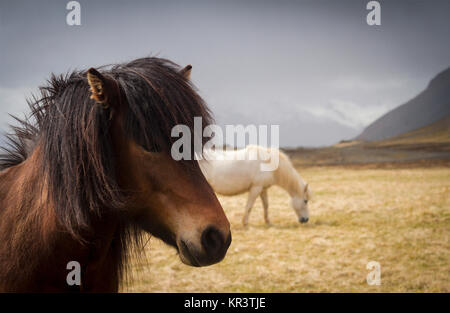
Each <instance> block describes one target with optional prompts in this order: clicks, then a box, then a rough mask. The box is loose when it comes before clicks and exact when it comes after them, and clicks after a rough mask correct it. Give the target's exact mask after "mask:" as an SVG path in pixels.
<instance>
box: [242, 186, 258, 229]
mask: <svg viewBox="0 0 450 313" xmlns="http://www.w3.org/2000/svg"><path fill="white" fill-rule="evenodd" d="M262 189H263V188H262V187H261V186H253V187H252V188H250V190H249V192H248V199H247V205H246V206H245V214H244V218H243V219H242V224H244V226H247V224H248V216H249V215H250V211H251V209H252V207H253V204H255V200H256V198H258V195H259V194H260V193H261V191H262Z"/></svg>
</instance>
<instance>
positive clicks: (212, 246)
mask: <svg viewBox="0 0 450 313" xmlns="http://www.w3.org/2000/svg"><path fill="white" fill-rule="evenodd" d="M224 243H225V241H224V238H223V236H222V233H221V232H220V231H219V230H218V229H217V228H215V227H214V226H208V227H207V228H206V229H205V230H204V231H203V233H202V245H203V249H205V252H206V253H207V254H208V255H211V256H214V255H216V254H218V253H219V252H220V251H222V249H223V246H224Z"/></svg>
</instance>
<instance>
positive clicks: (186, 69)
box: [180, 64, 192, 79]
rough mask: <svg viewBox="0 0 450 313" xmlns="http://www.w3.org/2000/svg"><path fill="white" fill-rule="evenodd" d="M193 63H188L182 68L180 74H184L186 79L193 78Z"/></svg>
mask: <svg viewBox="0 0 450 313" xmlns="http://www.w3.org/2000/svg"><path fill="white" fill-rule="evenodd" d="M191 72H192V65H190V64H189V65H186V66H185V67H184V68H183V69H181V70H180V74H181V75H183V76H184V78H186V79H191Z"/></svg>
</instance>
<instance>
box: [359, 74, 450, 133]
mask: <svg viewBox="0 0 450 313" xmlns="http://www.w3.org/2000/svg"><path fill="white" fill-rule="evenodd" d="M449 114H450V68H447V69H446V70H445V71H443V72H441V73H439V74H438V75H437V76H436V77H435V78H434V79H432V80H431V82H430V83H429V85H428V87H427V88H426V89H425V90H424V91H423V92H421V93H420V94H419V95H418V96H416V97H415V98H413V99H412V100H410V101H408V102H407V103H405V104H403V105H401V106H399V107H397V108H395V109H393V110H392V111H390V112H388V113H386V114H385V115H383V116H382V117H380V118H379V119H377V120H376V121H375V122H373V123H372V124H370V125H369V126H368V127H367V128H366V129H365V130H364V131H363V132H362V133H361V134H360V135H359V136H358V137H356V138H355V139H356V140H365V141H375V140H383V139H387V138H390V137H394V136H398V135H400V134H403V133H406V132H409V131H412V130H414V129H418V128H421V127H424V126H426V125H429V124H431V123H434V122H436V121H438V120H440V119H442V118H444V117H445V116H447V115H449Z"/></svg>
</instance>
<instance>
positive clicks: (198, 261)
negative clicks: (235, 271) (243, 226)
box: [177, 226, 231, 267]
mask: <svg viewBox="0 0 450 313" xmlns="http://www.w3.org/2000/svg"><path fill="white" fill-rule="evenodd" d="M230 244H231V232H229V233H228V234H227V235H226V236H225V235H224V234H223V233H222V232H221V231H219V230H218V229H217V228H215V227H214V226H208V227H207V228H206V229H205V230H204V231H203V232H202V233H201V236H200V240H199V244H195V243H193V242H192V241H189V240H183V239H180V240H177V247H178V252H179V255H180V259H181V261H182V262H183V263H184V264H187V265H191V266H197V267H199V266H207V265H212V264H215V263H218V262H220V261H222V260H223V258H224V257H225V255H226V253H227V250H228V247H229V246H230Z"/></svg>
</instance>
